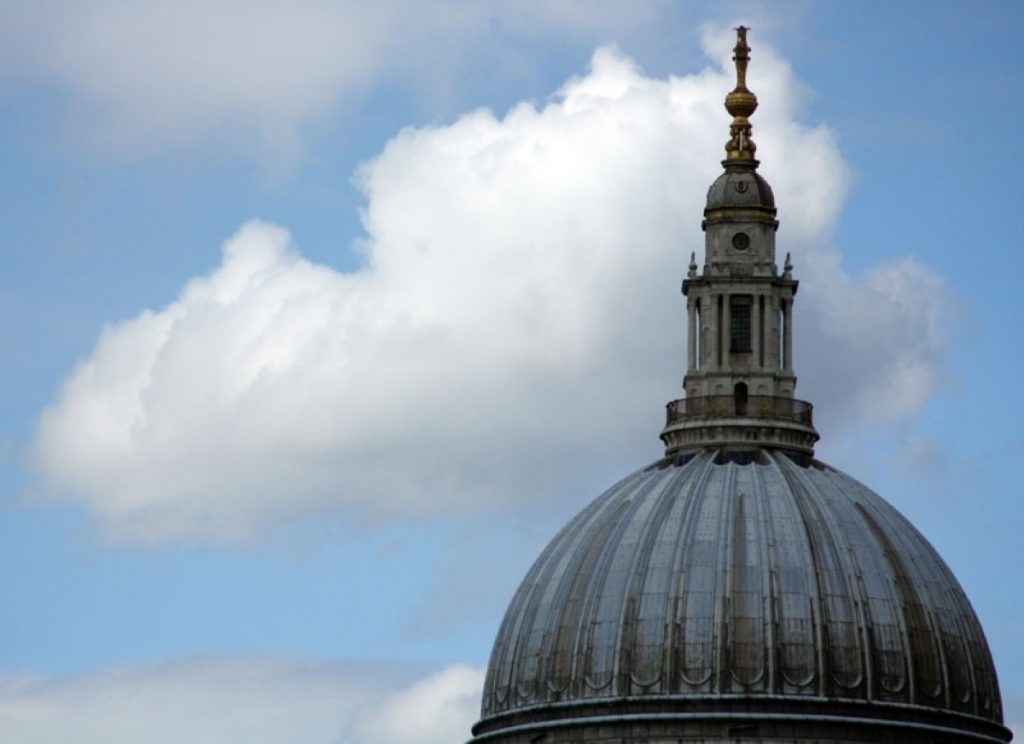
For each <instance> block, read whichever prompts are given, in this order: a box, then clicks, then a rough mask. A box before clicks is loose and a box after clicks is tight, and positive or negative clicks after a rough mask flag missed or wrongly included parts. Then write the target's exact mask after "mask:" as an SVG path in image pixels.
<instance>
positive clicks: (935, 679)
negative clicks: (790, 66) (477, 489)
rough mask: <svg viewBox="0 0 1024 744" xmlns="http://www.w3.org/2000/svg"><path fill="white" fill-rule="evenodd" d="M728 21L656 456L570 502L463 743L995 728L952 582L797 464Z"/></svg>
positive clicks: (751, 149)
mask: <svg viewBox="0 0 1024 744" xmlns="http://www.w3.org/2000/svg"><path fill="white" fill-rule="evenodd" d="M746 31H747V30H746V29H745V28H744V27H742V26H741V27H740V28H738V29H737V44H736V47H735V49H734V52H735V56H734V57H733V60H734V61H735V62H736V76H737V78H736V88H735V89H734V90H733V91H732V92H731V93H730V94H729V95H728V96H727V97H726V108H727V110H728V111H729V113H730V114H732V116H733V120H732V124H731V125H730V128H729V131H730V138H729V141H728V142H727V143H726V146H725V149H726V160H725V162H724V163H723V166H724V169H725V171H724V173H723V174H722V175H721V176H720V177H719V178H718V179H717V180H716V181H715V182H714V184H712V186H711V189H710V190H709V191H708V203H707V209H705V211H704V223H703V225H702V227H703V230H704V241H705V242H704V247H705V250H704V257H705V263H704V268H703V271H701V269H700V267H699V266H698V265H697V260H696V255H694V254H691V258H690V264H689V270H688V272H687V274H686V278H685V279H683V283H682V292H683V295H684V296H685V297H686V318H687V333H686V336H687V354H686V357H687V362H686V374H685V376H684V378H683V390H684V391H685V397H683V398H681V399H679V400H674V401H671V402H670V403H669V404H668V405H667V406H666V423H665V427H664V429H662V432H661V439H662V442H663V443H664V444H665V456H664V457H663V458H662V459H661V460H659V461H657V462H655V463H654V464H652V465H650V466H648V467H646V468H643V469H641V470H638V471H637V472H635V473H633V474H632V475H630V476H628V477H626V478H625V479H624V480H622V481H620V482H619V483H618V484H616V485H615V486H612V488H610V489H609V490H608V491H606V492H605V493H604V494H603V495H602V496H599V497H598V498H597V499H596V500H595V501H594V502H593V503H591V504H590V505H589V506H588V507H586V508H585V509H584V510H583V511H582V512H580V513H579V514H578V515H577V516H576V517H575V518H574V519H573V520H572V521H571V522H569V524H568V525H566V527H565V528H563V529H562V531H561V532H560V533H558V535H556V536H555V538H554V539H553V540H552V541H551V543H550V544H549V545H548V547H547V548H546V549H545V550H544V552H543V553H541V555H540V557H539V558H538V559H537V561H536V563H534V565H533V568H531V569H530V571H529V573H528V574H527V575H526V578H525V579H524V580H523V582H522V584H521V585H520V587H519V590H518V591H517V592H516V594H515V596H514V597H513V599H512V603H511V604H510V605H509V608H508V611H507V612H506V614H505V619H504V621H503V622H502V625H501V628H500V630H499V631H498V637H497V639H496V640H495V643H494V649H493V651H492V654H491V660H490V665H489V666H488V670H487V678H486V681H485V683H484V693H483V703H482V717H481V720H480V721H479V722H478V723H477V724H476V726H474V728H473V734H474V739H473V744H583V743H586V744H593V743H595V742H600V743H602V744H641V743H642V744H670V743H672V744H678V743H679V742H684V741H685V742H687V744H711V743H712V742H723V741H729V742H745V743H746V744H800V743H801V742H802V743H804V744H808V743H809V742H819V743H829V744H855V743H856V742H873V743H874V744H952V743H953V742H988V743H990V744H999V742H1007V741H1009V740H1010V739H1011V738H1012V735H1011V733H1010V731H1009V730H1007V729H1006V728H1005V727H1004V726H1003V725H1002V721H1003V714H1002V706H1001V703H1000V699H999V686H998V682H997V680H996V672H995V668H994V666H993V663H992V657H991V654H990V653H989V649H988V645H987V643H986V641H985V636H984V633H983V632H982V630H981V626H980V624H979V622H978V618H977V616H976V615H975V614H974V611H973V609H972V608H971V605H970V603H969V602H968V601H967V597H966V596H965V595H964V592H963V590H962V589H961V588H960V585H959V584H958V583H957V581H956V579H955V578H954V577H953V574H952V572H951V571H950V570H949V568H948V567H947V566H946V564H945V563H943V561H942V558H941V557H939V555H938V553H937V552H936V551H935V549H934V548H932V546H931V545H929V544H928V541H927V540H925V538H924V537H922V536H921V534H920V533H919V532H918V531H917V530H916V529H914V527H913V525H911V524H910V522H908V521H907V520H906V519H905V518H904V517H903V516H901V515H900V514H899V512H897V511H896V510H895V509H894V508H893V507H892V506H890V505H889V504H888V503H887V502H886V501H884V500H883V499H882V498H881V497H879V496H878V495H876V494H875V493H873V492H872V491H871V490H869V489H868V488H867V487H865V486H863V485H861V484H860V483H858V482H857V481H855V480H854V479H853V478H850V477H849V476H847V475H845V474H843V473H841V472H840V471H838V470H836V469H835V468H832V467H830V466H828V465H825V464H824V463H822V462H820V461H819V460H817V459H815V457H814V445H815V443H816V442H817V441H818V432H817V430H816V429H815V428H814V424H813V421H812V414H813V407H812V405H811V404H810V403H808V402H806V401H802V400H799V399H797V398H796V397H794V394H795V389H796V382H797V378H796V372H795V369H794V366H793V336H794V331H793V328H794V325H793V320H794V316H793V303H794V302H795V298H796V293H797V287H798V282H797V280H796V279H795V278H794V277H793V265H792V261H791V256H790V255H789V254H787V255H786V258H785V260H784V261H783V262H782V264H783V270H782V273H781V274H780V273H779V271H778V268H777V267H778V264H777V262H776V245H775V238H776V227H777V226H778V223H777V222H776V220H775V199H774V196H773V195H772V191H771V188H770V187H769V186H768V184H767V182H765V181H764V179H762V178H761V177H760V176H759V175H758V174H757V166H758V161H757V160H756V159H755V157H754V154H755V150H756V146H755V145H754V142H753V140H752V139H751V124H750V121H749V117H750V115H751V114H752V113H753V111H754V109H755V108H756V104H757V99H756V97H755V96H754V94H753V93H752V92H751V91H750V90H748V89H747V87H746V83H745V79H746V78H745V76H746V67H747V62H748V60H749V54H748V52H749V47H748V46H747V43H746Z"/></svg>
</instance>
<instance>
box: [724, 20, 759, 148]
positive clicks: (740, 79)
mask: <svg viewBox="0 0 1024 744" xmlns="http://www.w3.org/2000/svg"><path fill="white" fill-rule="evenodd" d="M747 31H748V29H747V27H746V26H740V27H739V28H737V29H736V46H735V47H733V50H732V51H733V57H732V60H733V62H735V63H736V87H735V88H734V89H733V91H732V92H731V93H730V94H729V95H727V96H726V97H725V110H726V111H728V112H729V113H730V114H732V124H731V125H730V126H729V134H730V135H731V136H730V137H729V141H728V142H726V143H725V152H726V157H727V158H728V159H729V160H749V161H754V153H755V152H756V151H757V145H755V144H754V140H752V139H751V138H750V118H749V117H750V115H751V114H753V113H754V111H756V110H757V96H755V95H754V94H753V93H751V92H750V91H749V90H747V63H748V62H750V47H749V46H747ZM754 164H755V165H756V161H754Z"/></svg>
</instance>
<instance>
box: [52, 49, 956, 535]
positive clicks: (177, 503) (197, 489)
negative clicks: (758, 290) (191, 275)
mask: <svg viewBox="0 0 1024 744" xmlns="http://www.w3.org/2000/svg"><path fill="white" fill-rule="evenodd" d="M708 44H709V48H715V49H727V48H728V47H729V43H728V41H727V40H725V39H724V38H718V37H716V38H709V39H708ZM727 67H731V65H730V64H728V62H727V60H726V59H721V58H720V59H718V60H717V64H716V65H714V66H712V67H709V68H708V69H705V70H703V71H701V72H699V73H695V74H691V75H686V76H683V77H672V78H669V79H667V80H659V79H652V78H650V77H647V76H645V75H644V74H643V73H642V72H641V71H640V70H638V69H637V68H636V66H635V65H634V63H633V62H632V61H631V60H630V59H629V58H627V57H626V56H624V55H622V54H621V53H619V52H617V51H616V50H615V49H613V48H604V49H601V50H599V51H598V52H597V53H596V54H595V55H594V58H593V62H592V66H591V69H590V70H589V71H588V72H587V73H586V74H584V75H581V76H579V77H577V78H574V79H572V80H570V81H568V82H567V83H566V84H565V85H564V86H563V88H562V89H561V90H559V91H558V92H557V93H556V94H555V95H554V96H553V97H552V98H551V100H550V101H548V102H547V103H545V104H544V105H542V106H538V105H535V104H531V103H522V104H519V105H517V106H515V107H514V108H512V109H511V110H510V111H509V112H508V113H507V114H505V115H504V116H502V117H500V118H499V117H496V116H495V115H494V114H493V113H492V112H490V111H487V110H478V111H473V112H470V113H468V114H466V115H464V116H462V117H460V118H459V119H458V120H456V121H454V122H452V123H451V124H449V125H445V126H435V127H423V128H409V129H406V130H404V131H402V132H400V133H399V134H398V135H397V136H395V137H394V138H393V139H392V140H391V141H390V142H389V143H388V145H387V146H386V148H385V149H384V151H383V152H382V153H381V154H380V155H379V156H378V157H376V158H374V159H373V160H371V161H369V162H367V163H366V164H365V165H364V166H363V168H362V169H361V172H360V174H359V183H360V185H361V188H362V189H363V191H364V193H365V197H366V207H365V213H364V216H363V221H364V226H365V230H366V238H365V240H363V241H362V242H361V243H360V244H359V245H358V246H357V248H358V250H360V251H361V252H362V254H363V256H364V265H363V267H362V268H360V269H359V270H357V271H354V272H350V273H343V272H339V271H336V270H334V269H333V268H330V267H328V266H323V265H316V264H313V263H311V262H309V261H307V260H305V259H303V258H302V255H301V253H300V252H299V248H298V247H296V246H294V245H292V243H291V241H290V239H289V236H288V234H287V232H286V231H285V230H284V229H283V228H280V227H276V226H273V225H268V224H265V223H262V222H258V221H254V222H251V223H249V224H247V225H245V226H243V227H242V228H241V229H240V230H239V231H238V232H237V233H236V234H235V235H234V236H233V237H231V238H230V239H229V240H228V241H227V243H226V244H225V246H224V252H223V260H222V263H221V265H220V266H219V267H218V268H216V269H215V270H213V271H212V272H210V273H209V274H207V275H204V276H200V277H197V278H196V279H194V280H192V281H191V282H190V283H189V284H188V285H187V286H186V287H185V288H184V289H183V290H182V292H181V294H180V295H179V296H178V297H177V298H176V299H175V300H174V301H173V302H171V303H169V304H167V305H166V306H164V307H162V308H159V309H157V310H155V311H147V312H144V313H141V314H140V315H138V316H137V317H135V318H132V319H130V320H126V321H123V322H119V323H112V324H110V325H109V326H108V327H107V328H106V329H104V331H103V333H102V335H101V337H100V339H99V340H98V342H97V344H96V346H95V348H94V349H93V350H92V352H91V353H90V354H89V355H88V357H87V358H86V359H84V360H83V361H82V362H81V363H80V364H79V365H78V367H77V368H76V369H75V370H74V371H73V372H72V373H71V374H70V376H69V377H68V379H67V381H66V382H65V384H64V386H63V387H62V389H61V391H60V392H59V394H58V396H57V398H56V400H55V401H54V403H53V404H52V405H51V406H50V407H49V408H48V409H47V410H46V411H45V412H44V413H43V415H42V416H41V419H40V422H39V428H38V435H37V439H36V443H35V456H36V462H37V464H38V466H39V469H40V471H41V473H42V474H43V475H44V477H45V479H46V481H47V483H48V484H49V487H50V488H49V490H50V491H51V492H52V493H58V494H62V495H64V496H66V497H68V498H73V499H77V500H80V501H81V502H83V503H84V504H86V505H87V506H88V508H89V509H90V510H91V512H92V513H93V514H95V515H96V516H97V517H98V518H99V519H100V520H101V522H102V523H103V524H104V526H105V527H106V528H107V529H108V530H109V531H111V532H112V533H113V534H116V535H118V536H120V537H123V538H126V539H131V540H142V541H152V540H163V539H168V538H174V537H180V536H194V535H199V536H203V537H207V538H213V539H224V538H227V539H231V538H242V537H245V536H247V535H250V534H252V533H253V532H254V531H258V530H259V529H261V528H263V527H265V526H266V525H268V524H270V523H273V522H275V521H279V520H280V519H281V518H284V517H288V516H292V515H296V514H304V513H310V512H319V511H337V512H342V513H344V514H346V515H349V516H350V517H351V516H359V517H360V518H369V519H381V518H393V517H401V516H408V515H415V514H422V513H426V512H437V511H453V510H465V509H479V508H489V507H496V506H499V507H501V508H512V507H514V506H515V505H516V504H519V503H523V502H527V503H528V502H530V501H531V500H538V499H545V498H551V497H554V496H555V495H557V493H558V492H559V490H560V489H564V488H565V487H566V484H569V483H573V482H575V481H579V479H580V478H581V476H580V474H581V473H593V472H594V469H595V468H598V469H600V468H602V467H609V463H626V464H628V463H633V464H635V465H638V464H640V463H642V462H644V461H645V460H647V459H652V458H653V457H655V456H656V455H657V452H658V446H657V440H656V434H657V430H658V427H659V425H660V423H661V414H660V411H661V410H662V405H663V404H664V402H665V401H666V400H667V399H669V398H671V397H675V396H676V395H677V394H678V391H679V382H680V376H681V374H682V370H683V361H682V350H683V349H684V348H685V345H684V339H683V333H684V326H685V323H684V320H683V312H682V307H683V305H682V301H681V298H680V296H679V294H678V291H679V280H680V278H681V276H682V275H683V273H684V271H685V265H686V263H687V260H688V257H689V254H690V252H691V251H696V252H697V253H698V255H699V254H700V253H701V247H702V235H701V233H700V230H699V216H700V213H701V209H702V206H703V204H702V203H703V196H704V192H705V190H706V188H707V185H708V184H709V183H710V181H711V180H712V179H713V178H714V177H715V175H716V173H717V171H718V167H719V166H718V163H717V161H718V159H719V154H720V153H721V152H722V144H723V142H724V140H725V139H726V134H727V123H728V122H727V116H726V114H725V112H724V111H723V110H722V107H721V100H722V97H723V92H724V91H726V90H728V89H729V88H730V87H731V84H732V80H731V72H730V71H729V70H728V69H727ZM752 87H753V88H754V89H755V90H756V91H757V92H758V95H759V96H760V98H761V99H762V101H763V104H762V107H761V109H760V110H759V111H758V113H757V115H756V117H755V119H754V121H755V137H756V138H757V141H758V143H759V147H760V149H759V152H760V153H761V155H762V158H763V161H764V163H763V166H762V172H763V173H764V174H765V175H766V177H767V178H768V179H769V180H770V181H771V182H772V184H773V186H774V188H775V191H776V195H777V199H778V202H779V204H780V207H781V213H780V219H781V220H782V228H781V229H780V232H779V245H780V250H781V251H783V252H785V251H792V253H793V256H794V262H795V264H796V274H797V276H798V277H799V278H801V279H802V280H803V286H802V287H801V293H800V296H799V298H798V318H797V322H798V328H797V332H798V334H799V339H800V343H799V345H798V349H797V351H798V359H797V370H798V372H799V373H800V375H801V379H802V380H806V381H810V383H811V384H809V385H805V386H804V388H802V389H803V390H804V392H808V391H810V392H811V393H813V394H814V400H815V403H816V404H817V405H818V410H819V411H823V410H824V411H828V410H830V409H832V410H836V411H843V413H844V415H847V416H849V417H851V418H850V419H849V420H852V421H856V420H858V419H857V417H858V416H859V417H861V420H863V419H864V418H866V417H874V416H876V415H877V414H878V413H879V412H880V411H884V412H887V413H889V414H894V415H896V416H898V417H899V416H903V417H905V416H908V415H913V414H914V413H916V412H917V411H918V410H919V409H920V407H921V405H923V403H924V402H925V401H926V400H927V399H928V397H929V396H930V395H931V393H932V392H933V391H934V389H935V387H936V385H937V384H938V381H939V380H940V378H941V365H942V358H943V346H942V345H943V338H942V333H941V328H942V318H941V313H942V308H943V306H944V301H943V299H942V298H943V296H944V294H945V293H946V292H947V290H946V288H945V284H944V282H943V280H942V279H941V277H939V276H938V275H936V274H935V273H934V272H933V271H932V270H930V269H929V268H927V267H926V266H924V265H922V264H920V263H917V262H913V261H910V260H903V259H897V260H894V261H892V262H890V263H887V264H883V265H879V266H875V267H872V268H871V269H870V270H869V271H868V272H866V273H865V274H864V275H863V276H850V275H848V274H846V273H845V272H844V270H843V269H842V266H841V262H840V255H839V252H838V250H837V249H836V248H835V247H834V246H833V244H832V242H831V231H832V228H833V225H834V222H835V218H836V215H837V213H838V211H839V209H840V207H841V204H842V200H843V197H844V194H845V190H846V187H847V182H848V176H847V168H846V166H845V164H844V162H843V160H842V158H841V156H840V154H839V152H838V149H837V147H836V144H835V142H834V140H833V137H832V136H831V134H830V132H829V130H828V129H826V128H824V127H820V126H819V127H807V126H805V125H802V124H801V123H799V120H798V115H799V110H800V99H801V88H800V85H799V83H798V81H796V80H795V78H794V76H793V74H792V72H791V71H790V69H789V68H788V66H787V65H786V64H785V62H784V61H782V60H781V59H779V58H778V57H776V56H775V55H773V53H772V52H771V50H769V49H767V48H759V49H758V58H757V65H756V66H755V67H754V68H753V70H752ZM780 260H781V256H780ZM802 384H803V383H802ZM824 420H825V421H827V422H830V423H829V426H830V427H833V428H836V427H838V425H839V424H838V421H839V417H838V416H832V417H831V418H830V417H828V416H827V415H826V417H825V419H824Z"/></svg>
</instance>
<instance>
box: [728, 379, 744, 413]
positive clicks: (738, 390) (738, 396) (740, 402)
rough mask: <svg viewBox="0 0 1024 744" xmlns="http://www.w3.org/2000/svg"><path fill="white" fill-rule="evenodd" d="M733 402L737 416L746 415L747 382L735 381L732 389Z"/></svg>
mask: <svg viewBox="0 0 1024 744" xmlns="http://www.w3.org/2000/svg"><path fill="white" fill-rule="evenodd" d="M732 397H733V404H734V405H735V407H736V415H737V416H746V415H747V383H745V382H737V383H736V386H735V387H734V388H733V391H732Z"/></svg>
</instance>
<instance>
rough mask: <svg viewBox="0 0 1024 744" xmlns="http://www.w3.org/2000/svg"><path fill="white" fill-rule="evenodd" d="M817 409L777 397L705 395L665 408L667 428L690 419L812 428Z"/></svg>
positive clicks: (684, 399) (683, 399)
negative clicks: (758, 420) (748, 420)
mask: <svg viewBox="0 0 1024 744" xmlns="http://www.w3.org/2000/svg"><path fill="white" fill-rule="evenodd" d="M813 408H814V406H812V405H811V404H810V403H808V402H807V401H805V400H797V399H796V398H784V397H781V396H775V395H748V396H746V397H744V396H737V395H705V396H700V397H696V398H680V399H679V400H674V401H672V402H671V403H669V404H668V405H666V406H665V409H666V413H667V416H666V421H667V424H668V425H671V424H676V423H680V422H682V421H685V420H687V419H702V418H736V417H743V416H746V417H749V418H765V419H776V420H782V421H793V422H794V423H798V424H804V425H805V426H813V424H812V423H811V411H812V409H813Z"/></svg>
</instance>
